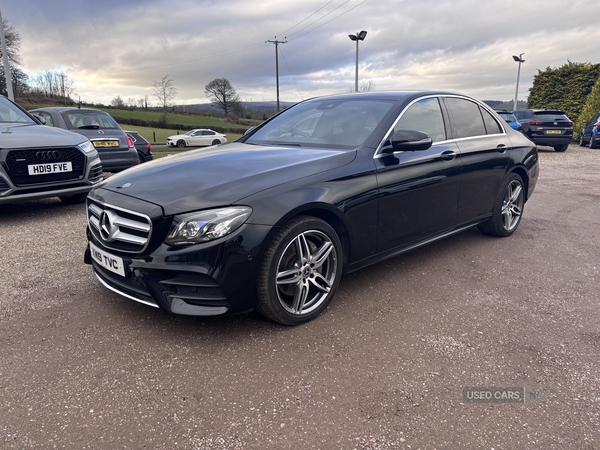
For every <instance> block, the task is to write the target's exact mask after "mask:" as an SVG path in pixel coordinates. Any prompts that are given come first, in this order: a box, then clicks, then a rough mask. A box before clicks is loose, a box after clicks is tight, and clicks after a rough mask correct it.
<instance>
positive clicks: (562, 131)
mask: <svg viewBox="0 0 600 450" xmlns="http://www.w3.org/2000/svg"><path fill="white" fill-rule="evenodd" d="M513 114H514V115H515V116H516V117H517V120H518V121H519V123H520V124H521V125H522V126H523V134H525V135H526V136H527V137H528V138H529V139H531V140H532V141H533V142H535V143H536V144H538V145H548V146H550V147H554V150H555V151H557V152H564V151H565V150H567V148H568V147H569V143H570V142H571V141H572V140H573V122H571V120H570V119H569V118H568V117H567V115H566V114H565V113H564V112H563V111H560V110H558V109H519V110H516V111H513Z"/></svg>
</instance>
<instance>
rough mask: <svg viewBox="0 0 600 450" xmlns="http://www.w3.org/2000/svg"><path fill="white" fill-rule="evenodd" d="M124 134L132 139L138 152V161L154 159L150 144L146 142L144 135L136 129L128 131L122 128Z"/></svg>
mask: <svg viewBox="0 0 600 450" xmlns="http://www.w3.org/2000/svg"><path fill="white" fill-rule="evenodd" d="M123 131H125V134H126V135H127V136H129V137H130V138H131V139H133V143H134V145H135V149H136V150H137V152H138V156H139V158H140V162H141V163H143V162H146V161H152V160H153V159H154V155H153V154H152V146H151V145H150V142H148V141H147V140H146V139H144V137H143V136H142V135H141V134H140V133H138V132H137V131H129V130H123Z"/></svg>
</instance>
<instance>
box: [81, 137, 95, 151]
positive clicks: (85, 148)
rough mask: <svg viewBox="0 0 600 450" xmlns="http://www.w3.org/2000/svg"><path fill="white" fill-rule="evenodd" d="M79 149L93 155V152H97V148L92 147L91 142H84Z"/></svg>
mask: <svg viewBox="0 0 600 450" xmlns="http://www.w3.org/2000/svg"><path fill="white" fill-rule="evenodd" d="M78 147H79V148H80V149H81V150H83V151H84V152H85V153H92V152H94V151H96V148H95V147H94V146H93V145H92V143H91V142H90V141H89V140H88V141H85V142H82V143H81V144H79V145H78Z"/></svg>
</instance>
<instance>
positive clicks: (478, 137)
mask: <svg viewBox="0 0 600 450" xmlns="http://www.w3.org/2000/svg"><path fill="white" fill-rule="evenodd" d="M428 98H437V99H441V98H460V99H463V100H467V101H470V102H473V103H475V104H476V105H479V106H480V107H483V108H484V109H485V110H487V111H488V112H489V113H491V115H492V117H493V119H494V120H496V123H498V124H499V125H500V129H501V130H503V133H494V134H485V135H483V134H482V135H478V136H469V137H464V138H455V139H445V140H443V141H437V142H434V143H433V144H432V145H431V146H432V147H434V146H436V145H439V144H446V143H448V142H460V141H465V140H472V139H480V138H483V137H488V136H506V135H507V133H506V128H505V127H504V124H503V123H501V122H499V121H498V119H497V118H496V117H495V112H494V110H493V109H492V108H491V107H489V106H488V105H486V104H485V103H483V102H481V101H479V100H477V99H474V98H470V97H466V96H464V95H458V94H431V95H424V96H423V97H419V98H416V99H414V100H413V101H412V102H410V103H409V104H408V105H406V107H405V108H404V109H403V110H402V111H401V112H400V114H398V117H397V118H396V120H394V123H393V124H392V126H391V127H390V128H389V129H388V131H387V132H386V133H385V134H384V137H383V139H382V140H381V142H380V143H379V145H378V146H377V149H376V150H375V154H374V155H373V159H378V158H383V157H385V156H389V154H388V153H385V154H384V153H381V150H382V147H383V143H384V142H385V141H386V139H387V137H388V136H389V135H390V133H391V132H392V130H393V129H394V127H395V126H396V124H397V123H398V121H399V120H400V119H401V118H402V116H403V115H404V113H405V112H406V111H407V110H408V108H410V107H411V106H412V105H414V104H415V103H417V102H420V101H421V100H425V99H428ZM440 107H441V105H440ZM482 120H483V119H482ZM394 153H398V152H393V153H391V154H394Z"/></svg>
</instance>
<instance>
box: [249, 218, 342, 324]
mask: <svg viewBox="0 0 600 450" xmlns="http://www.w3.org/2000/svg"><path fill="white" fill-rule="evenodd" d="M341 275H342V250H341V243H340V240H339V238H338V236H337V234H336V232H335V231H334V230H333V228H331V227H330V226H329V225H328V224H327V223H326V222H324V221H322V220H320V219H317V218H316V217H308V216H304V217H298V218H296V219H294V220H292V221H290V222H289V223H288V224H287V225H286V226H284V227H283V228H282V229H281V231H280V232H279V233H278V234H277V235H276V236H275V238H274V239H273V241H272V242H271V245H270V246H269V248H268V250H267V252H266V254H265V259H264V261H263V264H262V267H261V271H260V273H259V278H258V285H257V294H258V302H257V309H258V311H259V312H260V313H261V314H263V315H265V316H266V317H268V318H270V319H272V320H274V321H276V322H279V323H282V324H285V325H298V324H301V323H304V322H308V321H309V320H312V319H314V318H315V317H317V316H318V315H319V314H320V313H321V312H322V311H323V310H324V309H325V308H326V307H327V304H328V303H329V302H330V301H331V299H332V297H333V295H334V293H335V291H336V289H337V286H338V285H339V282H340V278H341Z"/></svg>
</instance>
